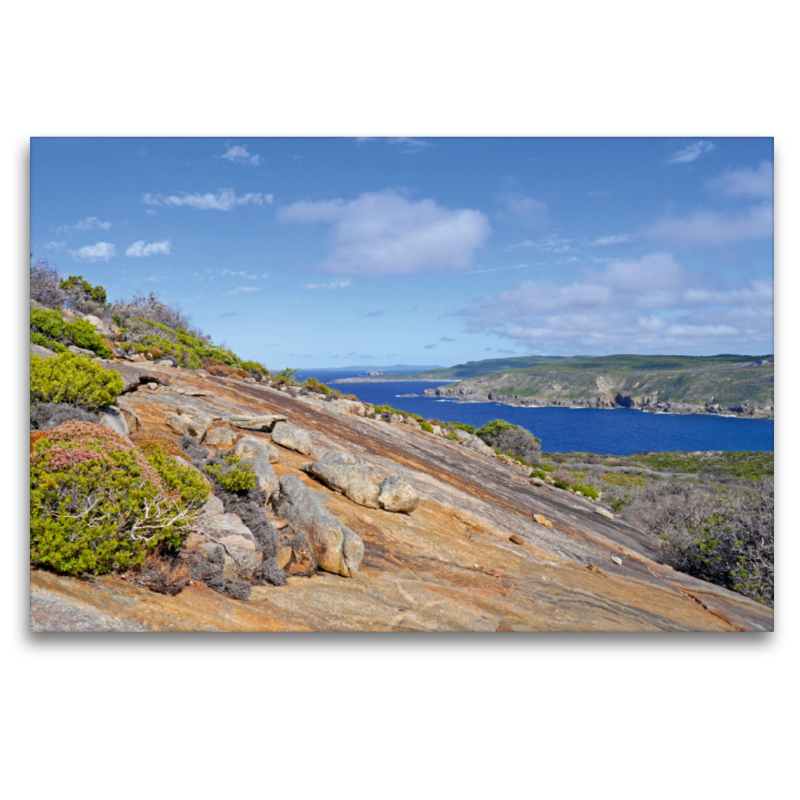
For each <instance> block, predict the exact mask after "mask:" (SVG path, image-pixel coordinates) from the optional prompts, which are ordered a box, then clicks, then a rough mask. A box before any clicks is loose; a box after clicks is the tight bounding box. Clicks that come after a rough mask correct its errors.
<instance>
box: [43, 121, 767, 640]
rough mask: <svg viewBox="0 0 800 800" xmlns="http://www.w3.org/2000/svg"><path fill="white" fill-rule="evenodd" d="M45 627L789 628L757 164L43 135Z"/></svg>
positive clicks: (660, 149) (732, 156) (734, 149)
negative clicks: (777, 519) (777, 612)
mask: <svg viewBox="0 0 800 800" xmlns="http://www.w3.org/2000/svg"><path fill="white" fill-rule="evenodd" d="M30 160H31V245H30V249H31V256H30V568H31V570H30V593H31V606H30V614H31V629H32V630H33V631H37V632H41V633H47V632H55V631H62V632H81V631H95V632H148V631H151V632H156V631H173V632H174V631H193V632H200V631H209V632H210V631H236V632H253V633H256V632H261V633H266V632H271V633H277V632H315V631H344V632H347V631H360V632H367V631H373V632H403V631H405V632H414V631H418V632H452V631H460V632H553V631H558V632H582V631H610V632H620V631H625V632H637V631H642V632H645V631H646V632H656V631H720V632H723V631H725V632H731V633H733V632H743V631H771V630H772V629H773V606H774V579H773V540H774V512H773V508H774V501H773V416H774V388H773V387H774V357H773V352H774V345H773V163H774V159H773V140H772V139H771V138H712V137H707V136H697V137H685V138H423V137H421V138H389V137H385V138H369V137H365V138H349V139H348V138H270V137H265V138H259V137H231V138H225V139H223V138H148V139H144V138H34V139H32V140H31V153H30Z"/></svg>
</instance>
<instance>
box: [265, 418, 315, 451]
mask: <svg viewBox="0 0 800 800" xmlns="http://www.w3.org/2000/svg"><path fill="white" fill-rule="evenodd" d="M272 441H273V442H275V444H279V445H281V447H287V448H289V450H295V451H296V452H298V453H302V454H303V455H306V456H307V455H309V454H310V453H311V450H312V447H311V437H310V436H309V435H308V431H305V430H303V429H302V428H298V427H297V426H296V425H292V424H291V423H290V422H276V423H275V427H274V428H273V429H272Z"/></svg>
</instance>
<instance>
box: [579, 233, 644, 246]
mask: <svg viewBox="0 0 800 800" xmlns="http://www.w3.org/2000/svg"><path fill="white" fill-rule="evenodd" d="M632 238H633V237H632V236H631V235H630V234H629V233H622V234H619V235H618V236H600V237H599V238H598V239H595V240H594V241H593V242H589V245H590V247H603V246H604V245H607V244H623V243H624V242H629V241H630V240H631V239H632Z"/></svg>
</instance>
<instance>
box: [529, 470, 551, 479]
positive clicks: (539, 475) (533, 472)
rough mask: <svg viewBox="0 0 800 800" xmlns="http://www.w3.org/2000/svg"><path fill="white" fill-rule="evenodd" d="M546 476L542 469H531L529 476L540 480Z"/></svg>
mask: <svg viewBox="0 0 800 800" xmlns="http://www.w3.org/2000/svg"><path fill="white" fill-rule="evenodd" d="M546 477H547V473H546V472H545V471H544V470H543V469H532V470H531V478H539V479H540V480H544V479H545V478H546Z"/></svg>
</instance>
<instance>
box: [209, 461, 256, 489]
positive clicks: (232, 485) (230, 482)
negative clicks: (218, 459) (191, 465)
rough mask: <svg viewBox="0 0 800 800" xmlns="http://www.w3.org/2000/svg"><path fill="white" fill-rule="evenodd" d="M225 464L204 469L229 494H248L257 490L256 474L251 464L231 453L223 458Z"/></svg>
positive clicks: (210, 465) (211, 465) (212, 465)
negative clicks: (252, 490) (243, 461)
mask: <svg viewBox="0 0 800 800" xmlns="http://www.w3.org/2000/svg"><path fill="white" fill-rule="evenodd" d="M222 460H223V461H224V462H225V463H224V464H209V465H208V466H206V467H205V468H204V469H205V471H206V472H207V473H208V474H209V475H210V476H211V477H212V478H213V480H214V481H215V482H216V483H218V484H219V485H220V486H222V488H223V489H227V490H228V491H229V492H248V491H250V490H251V489H255V486H256V474H255V472H253V467H252V465H251V464H247V463H244V464H242V463H241V461H242V459H241V458H240V457H239V456H235V455H233V454H232V453H229V454H228V455H226V456H223V457H222Z"/></svg>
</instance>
